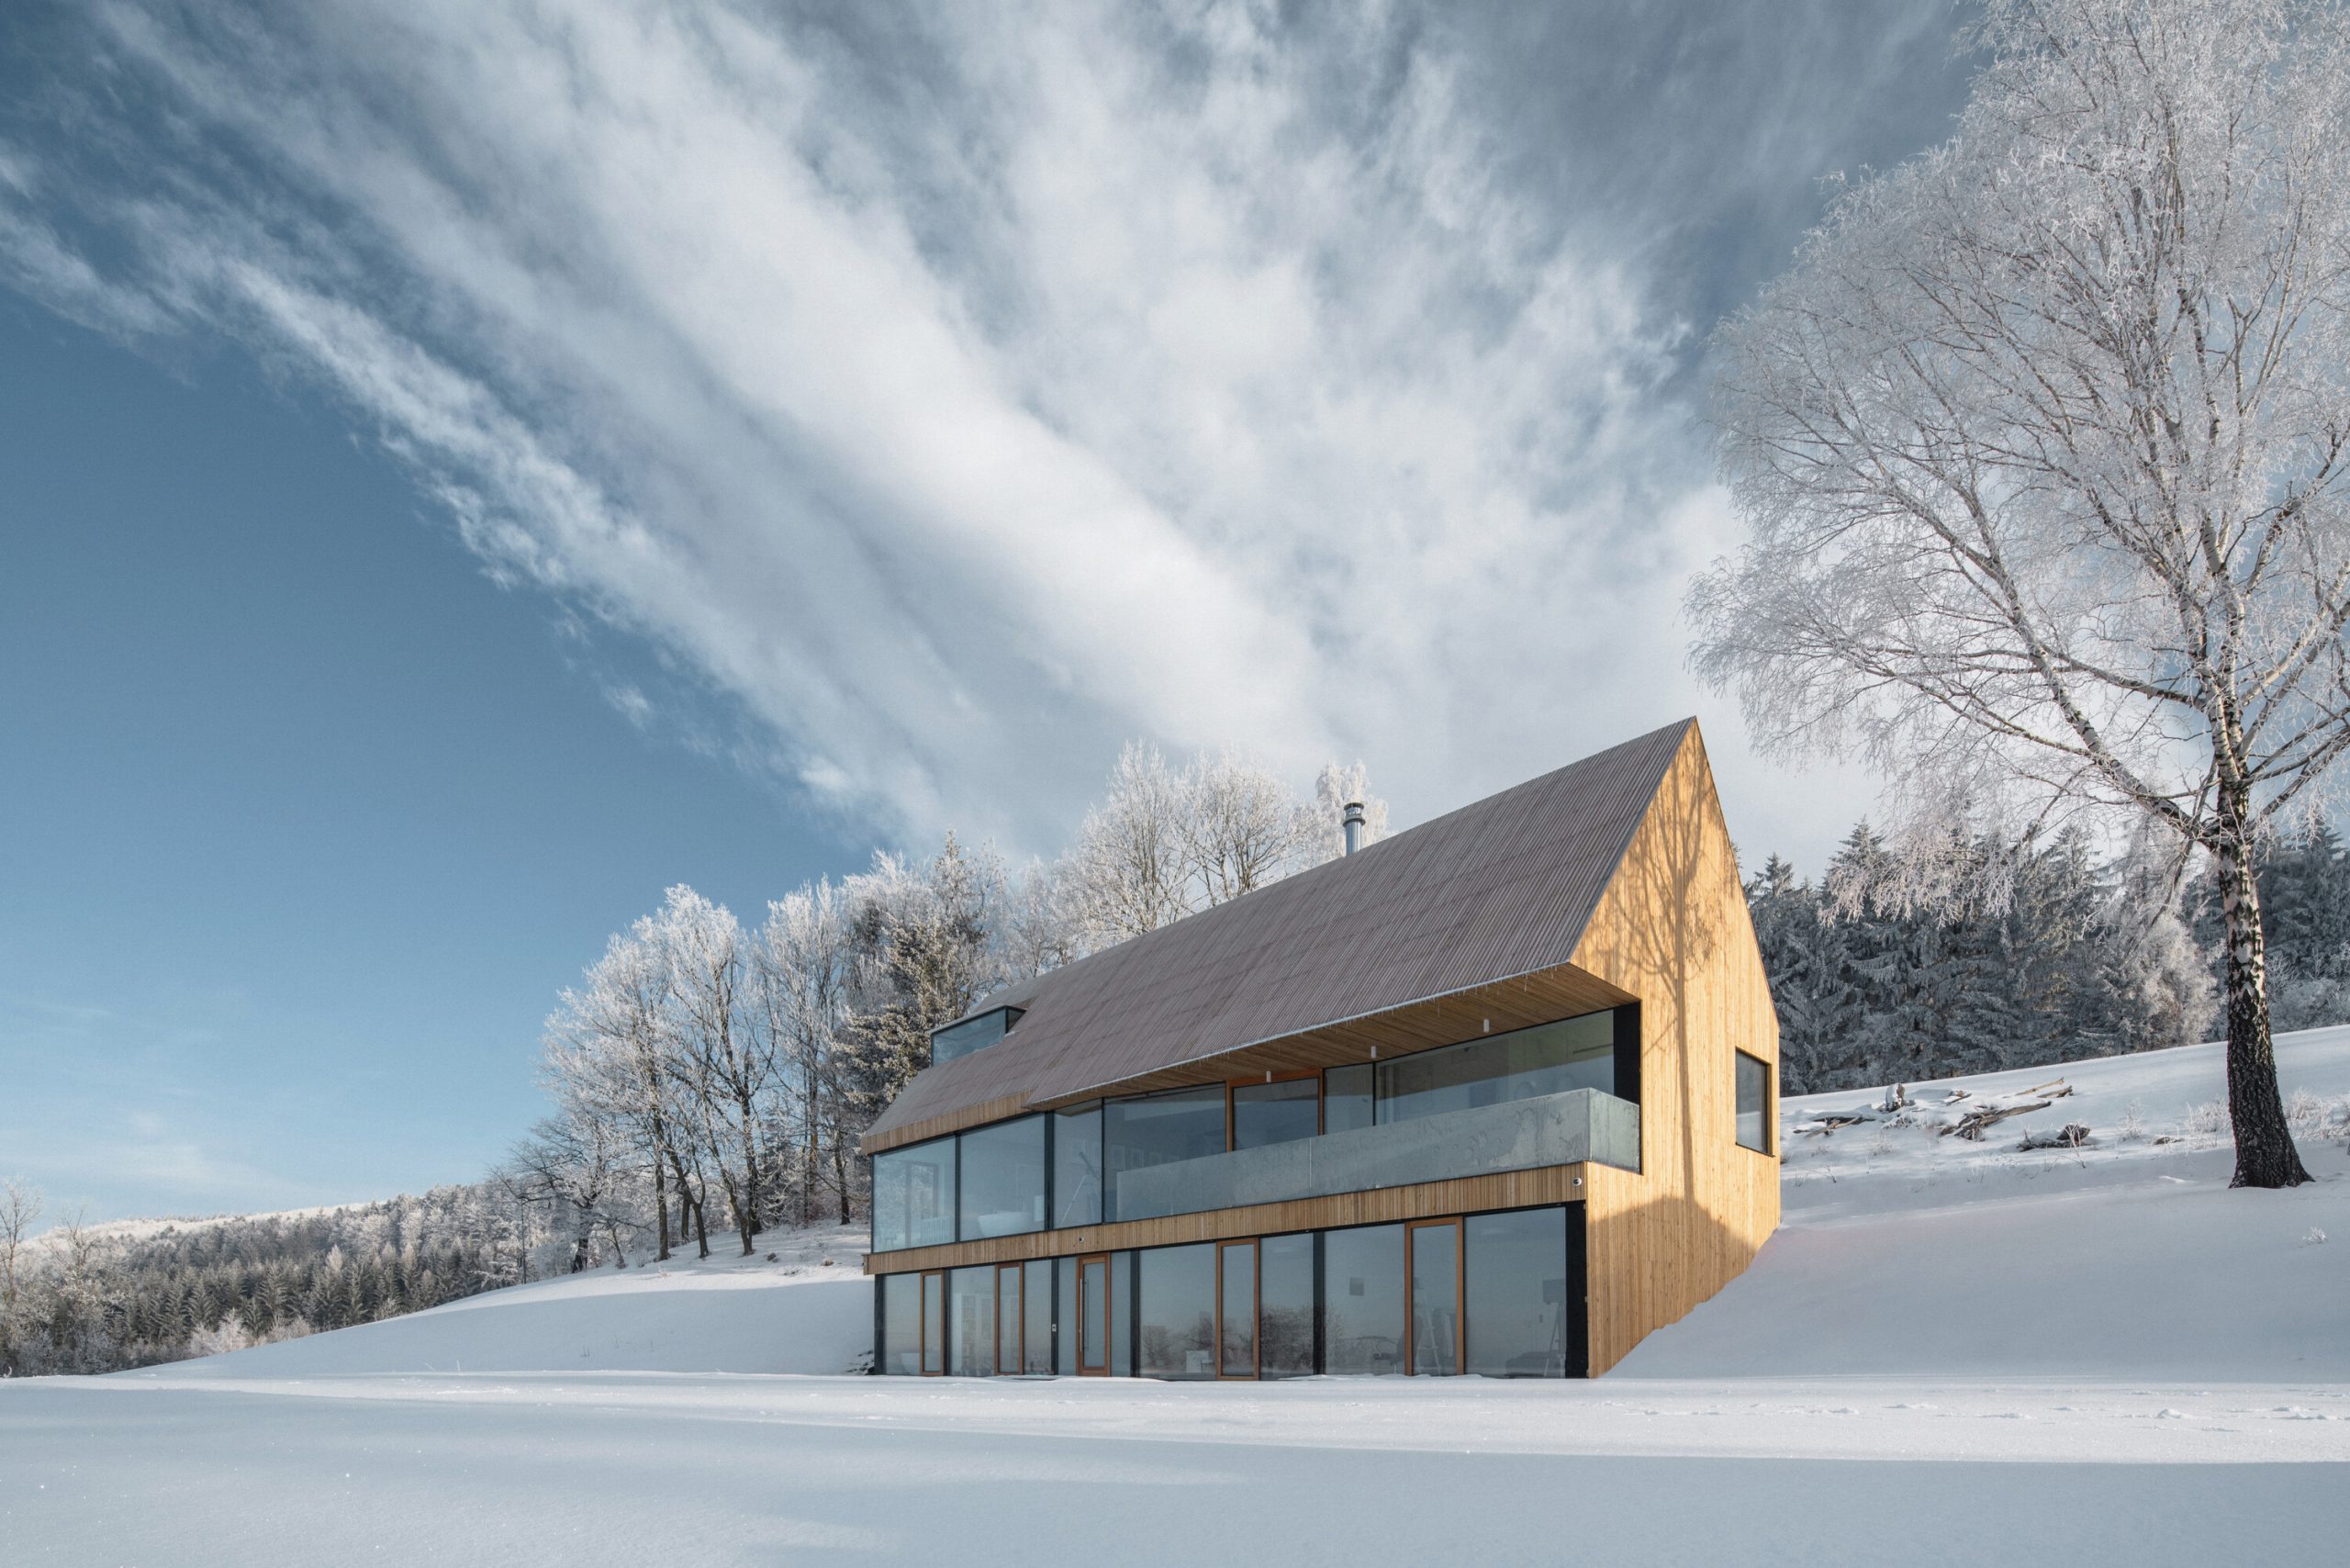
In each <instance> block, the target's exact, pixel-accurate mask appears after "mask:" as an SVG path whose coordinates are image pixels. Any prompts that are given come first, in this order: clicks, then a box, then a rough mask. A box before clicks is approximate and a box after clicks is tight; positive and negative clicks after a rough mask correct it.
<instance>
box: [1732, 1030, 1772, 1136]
mask: <svg viewBox="0 0 2350 1568" xmlns="http://www.w3.org/2000/svg"><path fill="white" fill-rule="evenodd" d="M1735 1054H1736V1056H1737V1058H1738V1141H1739V1144H1740V1147H1741V1148H1751V1149H1753V1150H1754V1151H1755V1152H1756V1153H1758V1154H1768V1153H1770V1152H1771V1142H1770V1132H1771V1126H1770V1120H1771V1064H1770V1063H1769V1062H1766V1061H1763V1060H1762V1059H1761V1058H1757V1057H1751V1056H1748V1055H1747V1054H1746V1053H1745V1052H1744V1051H1739V1052H1737V1053H1735Z"/></svg>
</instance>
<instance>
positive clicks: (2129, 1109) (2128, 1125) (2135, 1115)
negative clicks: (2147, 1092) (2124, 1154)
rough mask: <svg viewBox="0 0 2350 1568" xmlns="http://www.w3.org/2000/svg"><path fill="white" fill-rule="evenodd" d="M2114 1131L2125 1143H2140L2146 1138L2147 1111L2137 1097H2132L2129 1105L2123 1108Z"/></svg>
mask: <svg viewBox="0 0 2350 1568" xmlns="http://www.w3.org/2000/svg"><path fill="white" fill-rule="evenodd" d="M2114 1130H2115V1132H2116V1134H2117V1135H2118V1136H2119V1137H2121V1141H2122V1142H2123V1143H2138V1142H2142V1141H2143V1139H2144V1138H2145V1136H2146V1115H2145V1110H2144V1107H2143V1106H2142V1105H2141V1104H2140V1103H2139V1102H2138V1100H2137V1097H2136V1096H2135V1095H2132V1097H2131V1100H2130V1103H2128V1104H2126V1105H2124V1106H2122V1107H2121V1120H2120V1121H2118V1122H2117V1123H2115V1124H2114Z"/></svg>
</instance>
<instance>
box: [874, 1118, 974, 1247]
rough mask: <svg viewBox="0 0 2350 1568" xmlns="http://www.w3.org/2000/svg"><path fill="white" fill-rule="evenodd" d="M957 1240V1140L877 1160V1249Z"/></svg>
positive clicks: (935, 1142)
mask: <svg viewBox="0 0 2350 1568" xmlns="http://www.w3.org/2000/svg"><path fill="white" fill-rule="evenodd" d="M954 1239H955V1140H954V1139H953V1138H951V1137H943V1138H934V1139H933V1140H932V1141H930V1142H929V1143H918V1144H916V1145H914V1146H913V1147H912V1148H893V1149H891V1150H890V1152H889V1153H887V1154H877V1155H875V1156H874V1157H873V1250H875V1251H876V1252H890V1251H895V1250H896V1249H899V1248H901V1247H933V1246H935V1245H937V1244H938V1243H939V1242H942V1241H952V1240H954Z"/></svg>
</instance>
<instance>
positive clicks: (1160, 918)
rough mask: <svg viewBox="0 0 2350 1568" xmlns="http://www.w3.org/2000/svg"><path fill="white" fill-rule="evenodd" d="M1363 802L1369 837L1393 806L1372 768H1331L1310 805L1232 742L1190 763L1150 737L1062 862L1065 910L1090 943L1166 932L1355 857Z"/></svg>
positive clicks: (1132, 752)
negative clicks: (1352, 833)
mask: <svg viewBox="0 0 2350 1568" xmlns="http://www.w3.org/2000/svg"><path fill="white" fill-rule="evenodd" d="M1348 801H1360V802H1361V803H1362V805H1363V808H1364V813H1365V825H1366V829H1367V837H1368V838H1371V839H1377V838H1380V837H1383V836H1384V835H1385V834H1386V831H1387V805H1386V802H1385V801H1382V800H1380V799H1379V798H1378V797H1377V796H1375V795H1373V794H1371V791H1370V789H1369V787H1368V783H1367V780H1366V778H1365V776H1364V769H1363V766H1362V764H1360V762H1358V763H1356V764H1354V765H1353V766H1352V767H1344V766H1341V765H1339V764H1337V763H1332V764H1330V765H1329V766H1327V767H1325V768H1323V770H1322V773H1321V776H1320V778H1318V779H1317V780H1316V782H1315V793H1314V798H1313V799H1312V800H1310V801H1301V800H1300V799H1299V798H1298V796H1297V795H1296V794H1295V792H1294V791H1292V790H1291V789H1290V788H1289V786H1288V785H1286V784H1284V783H1283V782H1282V781H1281V778H1280V777H1279V776H1278V775H1276V774H1274V773H1272V772H1271V771H1270V770H1269V769H1267V768H1265V767H1262V766H1260V765H1259V764H1257V763H1255V762H1252V761H1250V760H1248V758H1246V757H1244V756H1240V755H1239V754H1237V752H1234V751H1231V750H1229V749H1227V750H1224V751H1216V752H1203V753H1201V754H1200V755H1198V756H1194V757H1192V759H1191V760H1190V761H1189V762H1188V763H1186V764H1184V765H1183V766H1181V767H1176V766H1174V765H1173V764H1170V763H1169V761H1168V760H1167V758H1166V757H1165V756H1163V755H1162V754H1161V753H1160V752H1159V751H1158V748H1156V747H1154V746H1150V745H1145V744H1143V743H1141V742H1139V741H1136V742H1133V743H1131V744H1129V745H1127V746H1126V747H1125V750H1124V751H1123V752H1121V753H1120V754H1119V757H1118V764H1117V767H1115V768H1113V770H1112V772H1111V775H1110V781H1109V786H1108V789H1107V790H1106V791H1105V792H1104V794H1103V797H1102V801H1101V803H1100V804H1099V805H1097V806H1095V807H1094V809H1093V810H1092V811H1091V812H1089V813H1088V814H1087V816H1086V819H1085V823H1084V826H1083V827H1082V828H1081V829H1080V832H1079V834H1078V842H1077V846H1076V847H1075V848H1074V849H1072V850H1071V851H1070V853H1069V857H1068V858H1067V860H1066V861H1065V862H1064V863H1063V864H1062V866H1061V867H1060V868H1058V879H1059V882H1060V885H1061V886H1060V891H1061V896H1062V907H1063V909H1064V911H1065V912H1066V915H1067V917H1068V918H1069V920H1070V921H1071V922H1072V923H1073V925H1074V929H1075V933H1076V935H1077V938H1078V941H1079V944H1080V946H1107V945H1108V944H1110V943H1113V942H1123V941H1125V939H1126V938H1127V937H1129V936H1139V935H1142V934H1143V933H1144V932H1146V931H1156V930H1157V929H1158V928H1159V927H1160V926H1162V925H1168V924H1172V923H1173V922H1175V921H1178V920H1181V919H1182V918H1183V917H1184V916H1186V915H1188V914H1192V913H1197V912H1199V911H1200V910H1203V909H1210V908H1213V907H1214V906H1215V905H1217V904H1220V903H1224V902H1227V901H1229V900H1232V899H1237V898H1239V897H1241V896H1242V895H1243V894H1246V893H1249V892H1253V891H1255V890H1257V889H1259V888H1260V887H1263V886H1265V885H1266V884H1267V883H1269V882H1273V881H1277V880H1279V879H1281V878H1282V877H1286V876H1290V875H1292V874H1293V873H1295V872H1298V871H1302V870H1304V869H1306V868H1308V867H1311V866H1317V865H1320V864H1321V863H1322V862H1324V861H1326V860H1330V859H1334V858H1336V857H1337V856H1338V855H1340V854H1341V853H1343V852H1344V849H1345V844H1346V841H1345V838H1344V835H1343V834H1342V832H1341V828H1340V822H1341V813H1342V811H1343V808H1344V807H1345V805H1346V803H1347V802H1348Z"/></svg>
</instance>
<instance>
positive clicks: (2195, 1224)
mask: <svg viewBox="0 0 2350 1568" xmlns="http://www.w3.org/2000/svg"><path fill="white" fill-rule="evenodd" d="M2277 1071H2278V1075H2279V1077H2280V1079H2281V1080H2282V1082H2283V1086H2284V1090H2285V1093H2286V1096H2287V1099H2288V1103H2289V1104H2290V1106H2291V1108H2292V1112H2293V1114H2294V1120H2295V1122H2296V1123H2297V1126H2296V1127H2295V1133H2296V1137H2297V1139H2298V1142H2299V1143H2300V1150H2301V1159H2302V1162H2303V1163H2304V1164H2306V1165H2307V1166H2308V1167H2309V1168H2310V1170H2311V1174H2313V1175H2314V1176H2316V1177H2317V1178H2318V1180H2317V1181H2316V1182H2313V1183H2311V1185H2309V1186H2306V1187H2301V1188H2298V1189H2296V1190H2294V1191H2292V1192H2288V1193H2251V1192H2238V1191H2233V1190H2231V1189H2230V1188H2229V1186H2228V1184H2227V1183H2228V1176H2229V1173H2230V1170H2231V1169H2232V1167H2233V1154H2232V1150H2231V1148H2230V1147H2229V1144H2228V1139H2227V1120H2226V1113H2225V1110H2224V1108H2223V1106H2222V1105H2221V1103H2220V1101H2219V1098H2218V1097H2219V1096H2220V1095H2221V1093H2222V1092H2223V1090H2222V1063H2221V1047H2220V1046H2218V1045H2201V1046H2186V1047H2180V1048H2178V1049H2177V1050H2169V1051H2152V1052H2148V1053H2146V1054H2144V1055H2143V1056H2132V1057H2108V1058H2099V1059H2098V1060H2094V1061H2087V1062H2080V1063H2076V1064H2074V1065H2071V1066H2068V1067H2060V1068H2031V1069H2026V1070H2022V1071H2018V1072H2007V1073H1991V1074H1986V1075H1984V1076H1982V1077H1978V1078H1961V1079H1952V1080H1948V1081H1943V1082H1938V1083H1919V1084H1910V1085H1908V1086H1907V1090H1908V1100H1909V1101H1910V1102H1911V1105H1910V1106H1909V1107H1908V1108H1905V1109H1904V1110H1901V1111H1898V1112H1894V1113H1887V1112H1886V1111H1885V1110H1884V1109H1883V1106H1884V1104H1885V1103H1886V1097H1887V1096H1886V1090H1885V1089H1884V1088H1878V1089H1874V1090H1855V1091H1852V1092H1845V1093H1839V1094H1818V1095H1812V1096H1808V1097H1807V1098H1804V1099H1800V1100H1789V1101H1787V1102H1786V1103H1785V1105H1784V1106H1783V1107H1782V1110H1783V1113H1784V1114H1783V1115H1782V1117H1781V1123H1782V1126H1781V1139H1782V1144H1781V1147H1782V1149H1783V1151H1784V1153H1785V1165H1784V1174H1783V1176H1782V1178H1781V1187H1780V1192H1781V1200H1782V1203H1783V1204H1784V1205H1785V1206H1784V1212H1783V1215H1782V1223H1781V1228H1780V1231H1779V1234H1778V1235H1777V1236H1775V1237H1774V1238H1772V1241H1771V1244H1770V1245H1769V1246H1768V1247H1767V1248H1765V1249H1763V1253H1762V1257H1761V1258H1760V1259H1759V1260H1757V1261H1756V1263H1755V1265H1754V1266H1753V1267H1752V1268H1751V1269H1750V1270H1748V1271H1747V1272H1746V1273H1745V1274H1743V1275H1741V1276H1740V1278H1739V1279H1738V1280H1737V1281H1735V1282H1732V1284H1731V1285H1730V1286H1729V1289H1727V1290H1725V1291H1723V1292H1722V1293H1721V1294H1719V1295H1718V1296H1716V1297H1715V1298H1714V1299H1713V1300H1712V1301H1709V1302H1707V1303H1706V1304H1705V1305H1702V1306H1700V1307H1699V1308H1698V1309H1697V1310H1696V1311H1695V1312H1694V1313H1692V1314H1691V1315H1690V1316H1688V1317H1687V1318H1685V1319H1684V1320H1683V1321H1682V1322H1681V1323H1678V1324H1675V1325H1674V1326H1673V1327H1671V1328H1668V1329H1666V1330H1664V1331H1663V1332H1662V1333H1659V1334H1655V1335H1651V1337H1650V1338H1648V1339H1647V1340H1646V1341H1644V1342H1643V1343H1642V1344H1641V1345H1640V1346H1639V1349H1638V1350H1635V1351H1633V1353H1632V1355H1631V1356H1630V1357H1629V1358H1628V1360H1627V1361H1625V1362H1624V1364H1623V1365H1622V1367H1620V1368H1619V1369H1618V1371H1617V1375H1618V1376H1632V1377H1708V1376H1719V1375H1723V1374H1726V1373H1727V1374H1735V1375H1740V1376H1774V1377H1775V1376H1821V1375H1832V1376H1849V1375H1853V1374H1871V1375H1875V1374H1884V1373H1931V1374H1942V1373H1953V1372H1956V1373H1965V1374H1968V1375H1976V1376H2014V1375H2022V1376H2031V1377H2073V1376H2080V1375H2084V1374H2099V1375H2110V1376H2115V1377H2130V1376H2142V1377H2178V1378H2188V1379H2195V1378H2230V1379H2251V1378H2323V1379H2328V1380H2350V1144H2345V1142H2344V1136H2345V1134H2350V1028H2336V1029H2314V1030H2309V1031H2305V1032H2303V1033H2301V1034H2298V1035H2286V1036H2278V1039H2277ZM2028 1090H2038V1091H2041V1092H2037V1093H2029V1094H2028V1093H2025V1091H2028ZM1961 1093H1963V1094H1964V1098H1957V1097H1956V1096H1957V1095H1959V1094H1961ZM2041 1103H2045V1105H2046V1107H2047V1108H2046V1109H2044V1110H2038V1111H2029V1112H2026V1113H2024V1114H2020V1115H2014V1116H2009V1117H2007V1118H2005V1119H2002V1120H2000V1121H1998V1122H1997V1123H1996V1124H1995V1125H1993V1126H1990V1127H1988V1128H1986V1130H1985V1132H1984V1135H1983V1137H1982V1139H1981V1140H1980V1141H1979V1142H1977V1141H1970V1140H1969V1139H1966V1138H1964V1137H1957V1136H1955V1135H1953V1134H1945V1133H1942V1131H1940V1130H1939V1127H1940V1125H1942V1124H1949V1123H1955V1122H1956V1121H1958V1120H1959V1119H1960V1118H1961V1117H1963V1116H1964V1115H1965V1114H1967V1113H1968V1112H1970V1111H1975V1110H1979V1109H1981V1108H1983V1107H1986V1106H1991V1107H1997V1108H2004V1107H2009V1106H2015V1105H2032V1104H2041ZM1854 1114H1858V1115H1861V1116H1863V1117H1865V1118H1866V1119H1864V1120H1861V1121H1857V1122H1853V1123H1851V1124H1850V1125H1847V1126H1840V1127H1837V1128H1835V1129H1834V1130H1832V1131H1814V1132H1810V1133H1806V1132H1803V1131H1800V1130H1798V1129H1802V1128H1805V1127H1807V1126H1808V1127H1812V1128H1818V1127H1820V1126H1821V1119H1822V1117H1823V1116H1827V1115H1839V1116H1850V1115H1854ZM1904 1124H1906V1125H1904ZM2065 1126H2085V1127H2087V1129H2088V1130H2089V1138H2088V1141H2087V1143H2085V1144H2084V1145H2083V1146H2082V1147H2080V1148H2061V1147H2060V1148H2047V1149H2037V1150H2029V1151H2028V1150H2025V1149H2023V1148H2021V1147H2020V1145H2021V1144H2022V1143H2023V1142H2024V1141H2025V1139H2026V1137H2032V1138H2034V1139H2042V1138H2045V1137H2051V1136H2053V1135H2056V1134H2059V1133H2060V1132H2061V1131H2062V1129H2063V1128H2065Z"/></svg>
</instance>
